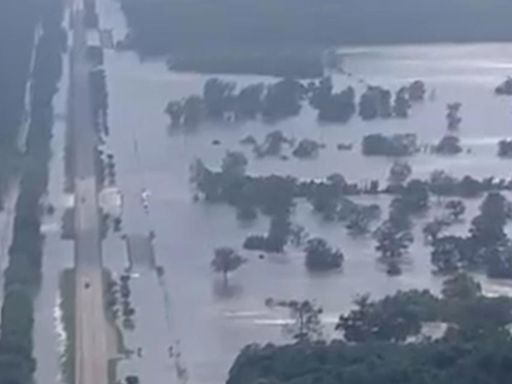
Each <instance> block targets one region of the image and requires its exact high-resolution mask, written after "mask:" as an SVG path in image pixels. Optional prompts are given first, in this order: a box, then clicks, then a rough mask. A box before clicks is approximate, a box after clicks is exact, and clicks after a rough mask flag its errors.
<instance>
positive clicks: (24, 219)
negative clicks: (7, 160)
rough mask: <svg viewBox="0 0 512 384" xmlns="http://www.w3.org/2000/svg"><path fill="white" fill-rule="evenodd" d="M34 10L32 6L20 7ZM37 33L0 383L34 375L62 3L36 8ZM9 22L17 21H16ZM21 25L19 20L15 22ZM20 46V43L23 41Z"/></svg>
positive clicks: (25, 381)
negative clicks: (37, 299)
mask: <svg viewBox="0 0 512 384" xmlns="http://www.w3.org/2000/svg"><path fill="white" fill-rule="evenodd" d="M24 6H26V7H29V8H30V7H35V5H34V4H28V3H26V4H24ZM41 10H42V14H41V26H42V33H41V35H40V37H39V41H38V42H37V46H36V49H35V59H34V68H33V73H32V78H31V88H30V91H31V92H30V107H31V110H30V126H29V132H28V137H27V153H26V158H25V163H24V169H23V174H22V179H21V184H20V193H19V196H18V200H17V202H16V212H15V218H14V229H13V230H14V233H13V239H12V244H11V247H10V248H9V264H8V267H7V269H6V270H5V280H4V292H5V299H4V303H3V306H2V325H1V332H0V361H1V362H2V364H3V366H2V367H1V368H0V382H2V383H4V382H5V383H12V384H29V383H31V382H32V374H33V372H34V370H35V359H34V358H33V357H32V346H33V345H32V326H33V307H32V294H33V292H34V290H35V289H37V287H38V285H39V281H40V273H41V263H42V242H43V235H42V234H41V216H42V214H43V212H42V209H41V207H40V199H41V198H42V196H43V195H44V193H45V192H46V187H47V183H48V168H47V166H48V161H49V159H50V139H51V128H52V124H53V109H52V100H53V96H54V95H55V93H56V92H57V83H58V80H59V78H60V75H61V70H62V68H61V65H62V63H61V59H62V58H61V54H62V52H63V50H64V49H65V34H64V32H63V30H62V28H61V26H60V23H61V20H62V3H60V1H57V0H46V1H45V2H44V4H43V7H42V8H41ZM9 17H11V20H12V21H14V22H18V21H19V20H16V18H14V19H13V16H12V15H11V16H9ZM19 19H20V20H24V18H23V17H21V16H20V17H19ZM22 41H23V40H22Z"/></svg>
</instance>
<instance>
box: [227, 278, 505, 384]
mask: <svg viewBox="0 0 512 384" xmlns="http://www.w3.org/2000/svg"><path fill="white" fill-rule="evenodd" d="M297 303H298V302H297ZM354 304H355V308H354V309H353V310H352V311H350V312H349V313H347V314H343V315H341V316H340V318H339V322H338V324H337V325H336V329H337V330H338V331H339V332H340V336H341V337H342V339H341V340H334V341H332V342H330V343H326V342H322V341H320V342H311V341H308V340H302V341H301V342H298V343H295V344H290V345H284V346H275V345H272V344H268V345H265V346H259V345H256V344H252V345H248V346H246V347H245V348H244V349H243V350H242V351H241V352H240V354H239V355H238V357H237V358H236V360H235V362H234V363H233V366H232V367H231V369H230V372H229V378H228V381H227V383H228V384H238V383H240V384H241V383H244V384H245V383H257V382H258V383H262V382H264V383H301V384H311V383H319V382H321V383H339V382H343V383H348V384H356V383H358V384H360V383H364V384H370V383H383V384H387V383H390V384H391V383H393V384H395V383H442V384H448V383H492V384H501V383H504V382H507V381H508V380H509V379H510V375H511V371H510V364H509V362H510V360H511V359H512V339H511V335H510V332H509V331H508V330H507V327H508V325H509V324H510V322H511V321H512V300H511V299H510V298H508V297H503V296H502V297H495V298H490V297H485V296H483V295H482V293H481V288H480V285H479V284H478V283H476V282H475V281H474V280H473V279H471V278H470V277H468V276H467V275H457V276H455V277H453V278H451V279H449V280H447V281H446V282H445V283H444V287H443V297H436V296H434V295H432V294H431V293H430V292H429V291H417V290H412V291H405V292H401V291H399V292H397V293H396V294H395V295H393V296H388V297H385V298H384V299H382V300H379V301H371V300H370V298H369V297H368V296H362V297H360V298H358V299H356V301H355V303H354ZM429 323H439V324H444V325H445V328H446V330H445V331H444V332H443V333H442V334H440V335H438V336H436V337H434V338H432V337H428V336H423V337H422V336H421V334H422V329H423V327H424V325H427V324H429Z"/></svg>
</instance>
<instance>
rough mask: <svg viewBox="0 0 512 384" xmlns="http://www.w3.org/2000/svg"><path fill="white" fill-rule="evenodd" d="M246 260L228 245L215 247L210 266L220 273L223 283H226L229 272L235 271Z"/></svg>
mask: <svg viewBox="0 0 512 384" xmlns="http://www.w3.org/2000/svg"><path fill="white" fill-rule="evenodd" d="M246 261H247V260H245V259H244V258H243V257H242V256H240V255H239V254H237V253H236V252H235V250H234V249H232V248H228V247H222V248H217V249H216V250H215V252H214V257H213V260H212V263H211V264H212V268H213V270H214V271H215V272H218V273H222V277H223V278H224V284H226V285H227V283H228V275H229V273H230V272H233V271H236V270H237V269H238V268H240V267H241V266H242V265H243V264H244V263H245V262H246Z"/></svg>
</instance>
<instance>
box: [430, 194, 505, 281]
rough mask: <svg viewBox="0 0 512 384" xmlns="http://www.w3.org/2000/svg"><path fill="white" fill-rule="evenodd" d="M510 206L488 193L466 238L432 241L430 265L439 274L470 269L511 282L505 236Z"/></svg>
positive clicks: (435, 239)
mask: <svg viewBox="0 0 512 384" xmlns="http://www.w3.org/2000/svg"><path fill="white" fill-rule="evenodd" d="M511 212H512V211H511V205H510V203H509V202H508V201H507V200H506V199H505V197H503V195H501V194H500V193H498V192H490V193H488V194H487V196H486V197H485V199H484V201H483V202H482V204H481V206H480V213H479V214H478V215H477V216H476V217H475V218H473V220H472V221H471V227H470V229H469V234H468V236H466V237H461V236H442V237H437V238H434V239H433V241H432V252H431V261H432V264H433V266H434V268H435V270H436V271H437V272H439V273H445V274H446V273H454V272H457V271H459V270H464V269H470V270H475V269H476V270H480V271H485V272H486V273H487V274H488V275H489V276H490V277H496V278H512V245H511V244H510V239H509V238H508V236H507V234H506V233H505V225H506V223H507V221H508V220H509V219H510V217H511Z"/></svg>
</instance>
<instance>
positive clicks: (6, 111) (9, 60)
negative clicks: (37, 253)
mask: <svg viewBox="0 0 512 384" xmlns="http://www.w3.org/2000/svg"><path fill="white" fill-rule="evenodd" d="M36 18H37V5H36V1H34V0H5V1H2V2H1V4H0V52H2V54H1V55H0V161H1V163H2V166H1V167H0V207H1V206H2V205H3V201H2V200H3V195H4V193H5V190H6V188H7V186H8V184H9V181H10V179H11V176H12V175H13V174H14V172H16V171H17V170H18V169H19V163H20V161H21V156H20V153H19V150H18V147H17V145H16V144H17V142H16V139H17V137H18V134H19V132H20V127H21V126H22V125H23V124H24V123H25V118H26V116H25V112H26V111H25V96H26V85H27V82H28V77H29V72H30V63H31V56H32V50H33V46H34V34H35V29H36Z"/></svg>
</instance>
